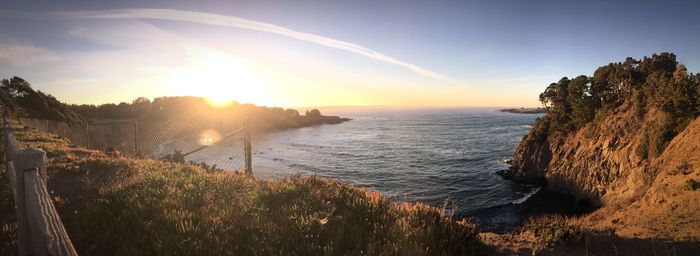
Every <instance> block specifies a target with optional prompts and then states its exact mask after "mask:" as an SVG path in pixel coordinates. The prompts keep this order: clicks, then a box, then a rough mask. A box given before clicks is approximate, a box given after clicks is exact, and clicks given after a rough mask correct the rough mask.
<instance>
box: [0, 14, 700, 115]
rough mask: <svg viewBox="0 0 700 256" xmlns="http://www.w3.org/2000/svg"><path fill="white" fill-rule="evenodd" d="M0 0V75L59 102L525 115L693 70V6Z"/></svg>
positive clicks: (697, 36)
mask: <svg viewBox="0 0 700 256" xmlns="http://www.w3.org/2000/svg"><path fill="white" fill-rule="evenodd" d="M0 2H1V4H0V76H1V77H4V78H9V77H12V76H20V77H22V78H24V79H25V80H27V81H29V82H30V83H31V84H32V86H33V87H34V88H36V89H39V90H41V91H44V92H47V93H50V94H52V95H54V96H56V97H57V98H58V99H59V100H62V101H64V102H68V103H81V104H82V103H88V104H101V103H118V102H122V101H125V102H130V101H132V100H133V99H135V98H137V97H141V96H143V97H147V98H151V99H152V98H155V97H159V96H183V95H192V96H203V97H208V98H210V99H212V100H213V101H215V102H225V101H227V100H236V101H238V102H241V103H254V104H258V105H267V106H283V107H294V106H358V105H383V106H472V107H477V106H478V107H484V106H513V107H520V106H524V107H532V106H538V105H539V102H538V95H539V93H540V92H541V91H542V90H543V89H544V88H545V87H546V86H547V85H548V84H549V83H551V82H555V81H557V80H559V78H561V77H563V76H568V77H574V76H577V75H591V74H592V73H593V71H594V70H595V69H596V68H597V67H599V66H602V65H605V64H607V63H610V62H617V61H622V60H624V59H625V58H626V57H634V58H641V57H643V56H649V55H651V54H653V53H658V52H674V53H676V55H678V57H679V58H678V59H679V61H680V62H682V63H684V64H686V66H687V67H688V69H689V71H690V72H698V71H700V43H699V42H700V33H698V31H700V15H698V10H700V3H698V2H697V1H537V0H533V1H359V0H355V1H323V0H308V1H307V0H300V1H283V0H280V1H268V0H260V1H211V0H204V1H179V0H174V1H173V0H168V1H134V0H126V1H106V0H90V1H82V0H81V1H56V0H50V1H43V0H36V1H9V2H8V1H7V0H0Z"/></svg>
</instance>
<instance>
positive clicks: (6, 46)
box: [0, 41, 59, 66]
mask: <svg viewBox="0 0 700 256" xmlns="http://www.w3.org/2000/svg"><path fill="white" fill-rule="evenodd" d="M57 60H59V56H58V55H57V54H55V53H54V52H52V51H50V50H48V49H45V48H41V47H37V46H33V45H30V44H26V43H19V42H3V41H0V61H2V62H8V63H10V64H11V65H14V66H30V65H35V64H44V63H48V62H54V61H57Z"/></svg>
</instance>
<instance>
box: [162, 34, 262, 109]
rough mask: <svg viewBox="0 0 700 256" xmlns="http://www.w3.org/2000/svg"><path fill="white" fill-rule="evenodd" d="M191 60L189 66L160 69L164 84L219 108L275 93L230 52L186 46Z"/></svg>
mask: <svg viewBox="0 0 700 256" xmlns="http://www.w3.org/2000/svg"><path fill="white" fill-rule="evenodd" d="M184 48H185V50H186V51H187V53H188V55H189V56H190V57H191V59H190V60H189V61H188V63H187V65H185V66H182V67H176V68H159V69H158V70H159V71H163V72H164V73H165V74H164V79H163V85H164V86H166V87H167V89H168V90H172V91H173V92H174V93H176V94H179V95H191V96H199V97H204V98H206V100H207V102H208V103H209V104H211V105H212V106H215V107H225V106H228V105H230V104H231V103H233V102H240V103H253V104H262V103H267V102H269V101H268V99H270V98H271V95H270V94H269V92H268V91H267V86H266V83H265V80H264V79H263V77H262V76H261V75H260V74H259V73H258V72H256V70H255V69H253V68H251V65H247V64H246V63H244V62H243V61H241V60H238V59H236V58H234V57H233V56H231V55H229V54H228V53H225V52H222V51H218V50H214V49H210V48H206V47H201V46H192V45H186V46H184Z"/></svg>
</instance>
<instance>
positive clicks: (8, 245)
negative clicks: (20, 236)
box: [0, 145, 17, 255]
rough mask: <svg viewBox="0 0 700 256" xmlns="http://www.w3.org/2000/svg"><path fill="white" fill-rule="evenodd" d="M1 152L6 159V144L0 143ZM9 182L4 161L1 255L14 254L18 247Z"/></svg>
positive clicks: (0, 176) (0, 203) (1, 172)
mask: <svg viewBox="0 0 700 256" xmlns="http://www.w3.org/2000/svg"><path fill="white" fill-rule="evenodd" d="M0 154H1V155H2V157H3V159H4V156H5V150H4V145H0ZM9 184H10V181H9V180H8V177H7V175H6V174H5V164H4V163H3V164H2V165H1V166H0V255H12V254H13V253H14V252H15V251H16V250H15V248H16V247H17V245H16V244H15V241H16V240H17V217H16V213H15V205H14V202H13V199H12V192H11V191H10V186H9Z"/></svg>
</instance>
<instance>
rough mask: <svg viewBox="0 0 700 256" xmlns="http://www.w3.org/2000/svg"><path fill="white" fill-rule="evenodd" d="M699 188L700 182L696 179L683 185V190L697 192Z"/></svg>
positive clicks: (689, 180)
mask: <svg viewBox="0 0 700 256" xmlns="http://www.w3.org/2000/svg"><path fill="white" fill-rule="evenodd" d="M698 187H700V182H697V181H695V180H694V179H688V180H686V181H685V184H683V188H685V190H688V191H695V190H696V189H697V188H698Z"/></svg>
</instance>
